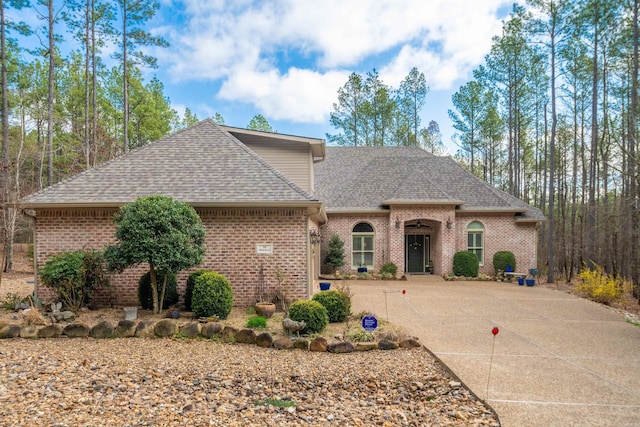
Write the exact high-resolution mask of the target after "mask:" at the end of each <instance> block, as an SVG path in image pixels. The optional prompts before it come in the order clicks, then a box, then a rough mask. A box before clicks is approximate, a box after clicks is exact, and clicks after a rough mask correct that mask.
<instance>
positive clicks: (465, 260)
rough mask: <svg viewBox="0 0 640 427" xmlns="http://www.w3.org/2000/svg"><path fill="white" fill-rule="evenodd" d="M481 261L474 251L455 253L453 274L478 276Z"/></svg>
mask: <svg viewBox="0 0 640 427" xmlns="http://www.w3.org/2000/svg"><path fill="white" fill-rule="evenodd" d="M479 268H480V262H479V261H478V257H477V256H476V254H474V253H473V252H469V251H460V252H456V253H455V255H453V274H455V275H456V276H464V277H476V276H477V275H478V269H479Z"/></svg>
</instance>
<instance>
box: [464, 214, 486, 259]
mask: <svg viewBox="0 0 640 427" xmlns="http://www.w3.org/2000/svg"><path fill="white" fill-rule="evenodd" d="M467 246H468V247H467V250H468V251H469V252H473V253H474V254H476V256H477V257H478V261H480V265H484V226H483V225H482V223H480V222H478V221H473V222H471V223H469V225H468V226H467Z"/></svg>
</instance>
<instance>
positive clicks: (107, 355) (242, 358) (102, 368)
mask: <svg viewBox="0 0 640 427" xmlns="http://www.w3.org/2000/svg"><path fill="white" fill-rule="evenodd" d="M0 344H2V346H1V347H0V420H2V424H3V425H7V426H57V427H62V426H116V425H117V426H168V425H190V426H201V425H202V426H252V425H269V426H271V425H279V426H298V425H300V426H302V425H309V426H321V425H322V426H325V425H339V426H376V425H382V426H422V425H465V426H466V425H487V426H495V425H498V421H497V419H496V417H495V416H494V414H493V413H492V412H491V411H489V410H488V409H487V408H486V407H485V406H484V404H483V403H482V402H480V401H478V400H477V399H475V398H474V397H473V396H472V395H471V394H470V393H469V391H468V390H467V389H466V388H464V387H463V386H461V385H460V384H459V383H457V382H456V381H454V380H453V379H452V378H451V377H450V376H449V375H448V373H447V372H446V371H445V370H444V369H443V368H442V366H441V365H439V363H437V362H436V361H435V360H434V359H433V358H432V356H431V355H430V353H428V352H427V351H425V350H424V349H420V348H418V349H412V350H408V349H405V350H396V351H370V352H362V353H351V354H340V355H336V354H328V353H313V352H308V351H302V350H287V351H278V350H273V349H263V348H258V347H254V346H249V345H241V344H228V343H219V342H214V341H203V340H182V339H141V338H130V339H106V340H94V339H69V338H59V339H49V340H43V339H41V340H24V339H13V340H5V341H3V342H1V343H0ZM287 405H291V406H287Z"/></svg>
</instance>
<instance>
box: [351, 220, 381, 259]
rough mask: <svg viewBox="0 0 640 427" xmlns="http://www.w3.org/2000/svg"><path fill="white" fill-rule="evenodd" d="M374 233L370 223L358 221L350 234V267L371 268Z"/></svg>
mask: <svg viewBox="0 0 640 427" xmlns="http://www.w3.org/2000/svg"><path fill="white" fill-rule="evenodd" d="M374 237H375V233H374V231H373V227H372V226H371V224H368V223H366V222H360V223H358V224H356V225H355V226H354V227H353V229H352V234H351V268H353V269H354V270H355V269H357V268H358V267H367V268H368V269H369V268H373V254H374V252H373V250H374V248H373V241H374Z"/></svg>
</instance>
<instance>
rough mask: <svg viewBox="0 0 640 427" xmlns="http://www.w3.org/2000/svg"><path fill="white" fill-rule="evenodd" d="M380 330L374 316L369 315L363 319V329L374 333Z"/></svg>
mask: <svg viewBox="0 0 640 427" xmlns="http://www.w3.org/2000/svg"><path fill="white" fill-rule="evenodd" d="M377 328H378V319H377V318H376V316H374V315H373V314H368V315H366V316H364V317H363V318H362V329H364V330H365V331H367V332H373V331H375V330H376V329H377Z"/></svg>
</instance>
